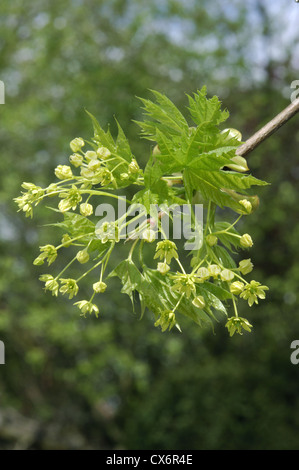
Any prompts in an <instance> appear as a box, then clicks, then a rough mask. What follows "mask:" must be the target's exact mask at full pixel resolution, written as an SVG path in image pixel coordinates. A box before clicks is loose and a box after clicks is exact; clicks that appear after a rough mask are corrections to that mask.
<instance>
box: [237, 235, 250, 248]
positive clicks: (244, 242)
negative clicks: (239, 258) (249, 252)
mask: <svg viewBox="0 0 299 470" xmlns="http://www.w3.org/2000/svg"><path fill="white" fill-rule="evenodd" d="M240 245H241V246H242V247H243V248H250V247H252V245H253V241H252V238H251V236H250V235H249V234H248V233H245V234H244V235H242V237H241V238H240Z"/></svg>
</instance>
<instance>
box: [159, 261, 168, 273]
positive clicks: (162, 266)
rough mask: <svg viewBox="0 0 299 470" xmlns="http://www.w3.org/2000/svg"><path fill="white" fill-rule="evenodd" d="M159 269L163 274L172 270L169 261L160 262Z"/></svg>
mask: <svg viewBox="0 0 299 470" xmlns="http://www.w3.org/2000/svg"><path fill="white" fill-rule="evenodd" d="M157 270H158V271H159V273H161V274H166V273H168V271H169V270H170V266H168V264H167V263H158V266H157Z"/></svg>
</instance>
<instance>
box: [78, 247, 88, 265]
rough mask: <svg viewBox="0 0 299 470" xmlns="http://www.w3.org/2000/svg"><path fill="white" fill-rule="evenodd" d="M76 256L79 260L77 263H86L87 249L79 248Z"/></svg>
mask: <svg viewBox="0 0 299 470" xmlns="http://www.w3.org/2000/svg"><path fill="white" fill-rule="evenodd" d="M76 258H77V260H78V261H79V263H81V264H84V263H87V261H88V260H89V254H88V252H87V250H81V251H78V253H77V256H76Z"/></svg>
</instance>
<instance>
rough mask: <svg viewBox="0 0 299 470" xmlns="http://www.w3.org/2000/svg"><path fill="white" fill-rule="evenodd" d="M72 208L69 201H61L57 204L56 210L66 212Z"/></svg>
mask: <svg viewBox="0 0 299 470" xmlns="http://www.w3.org/2000/svg"><path fill="white" fill-rule="evenodd" d="M71 208H72V202H71V201H70V200H69V199H62V200H61V201H60V202H59V204H58V209H59V210H60V211H61V212H67V211H69V210H70V209H71Z"/></svg>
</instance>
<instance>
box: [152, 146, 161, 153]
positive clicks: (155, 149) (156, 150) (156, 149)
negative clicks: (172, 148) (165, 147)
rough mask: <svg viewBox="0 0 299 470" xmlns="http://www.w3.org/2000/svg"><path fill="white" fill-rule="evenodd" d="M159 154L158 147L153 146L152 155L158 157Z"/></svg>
mask: <svg viewBox="0 0 299 470" xmlns="http://www.w3.org/2000/svg"><path fill="white" fill-rule="evenodd" d="M160 154H161V151H160V149H159V145H155V147H154V148H153V155H160Z"/></svg>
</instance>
